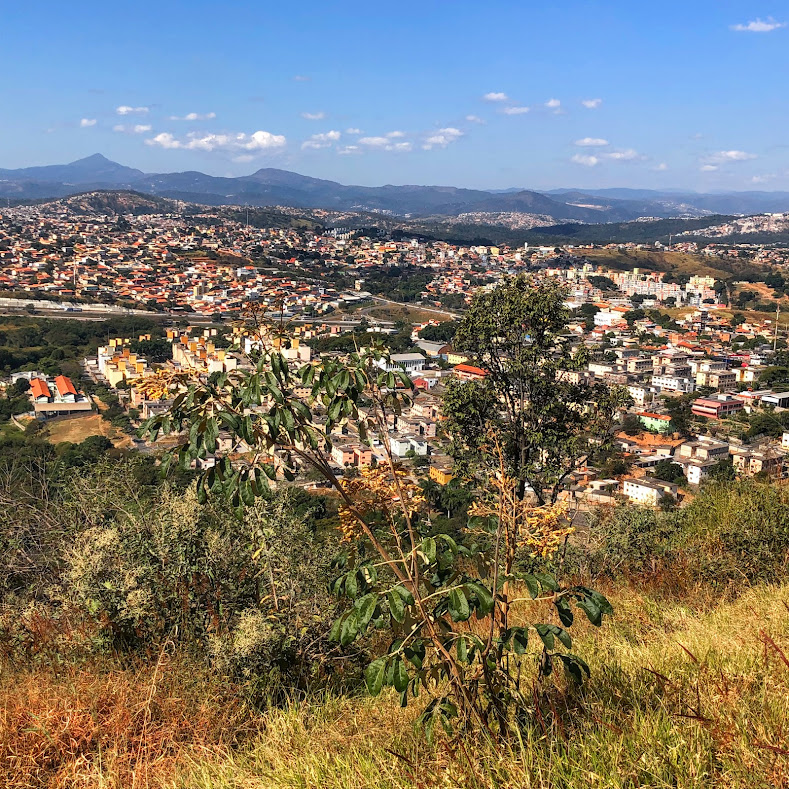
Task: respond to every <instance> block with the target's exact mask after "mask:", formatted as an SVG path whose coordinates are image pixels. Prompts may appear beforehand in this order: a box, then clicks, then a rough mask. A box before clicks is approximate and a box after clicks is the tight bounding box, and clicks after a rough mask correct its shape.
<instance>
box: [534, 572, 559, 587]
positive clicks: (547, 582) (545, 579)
mask: <svg viewBox="0 0 789 789" xmlns="http://www.w3.org/2000/svg"><path fill="white" fill-rule="evenodd" d="M534 577H535V578H536V579H537V580H538V581H539V582H540V583H541V584H542V587H543V589H548V590H549V591H551V592H558V591H559V584H557V583H556V579H555V578H554V577H553V576H552V575H551V574H550V573H535V574H534Z"/></svg>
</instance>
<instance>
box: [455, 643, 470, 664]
mask: <svg viewBox="0 0 789 789" xmlns="http://www.w3.org/2000/svg"><path fill="white" fill-rule="evenodd" d="M457 653H458V660H459V661H460V662H461V663H468V644H467V643H466V639H465V638H464V637H463V636H458V640H457Z"/></svg>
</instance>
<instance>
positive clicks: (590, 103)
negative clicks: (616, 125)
mask: <svg viewBox="0 0 789 789" xmlns="http://www.w3.org/2000/svg"><path fill="white" fill-rule="evenodd" d="M602 103H603V100H602V99H584V100H583V101H582V102H581V104H583V105H584V107H586V109H587V110H596V109H597V108H598V107H599V106H600V105H601V104H602Z"/></svg>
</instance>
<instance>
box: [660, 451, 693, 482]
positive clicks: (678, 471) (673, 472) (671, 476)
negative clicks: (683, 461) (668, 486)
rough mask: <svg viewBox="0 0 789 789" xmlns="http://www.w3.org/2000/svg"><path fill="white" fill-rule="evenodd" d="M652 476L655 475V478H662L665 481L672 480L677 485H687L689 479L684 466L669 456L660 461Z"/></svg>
mask: <svg viewBox="0 0 789 789" xmlns="http://www.w3.org/2000/svg"><path fill="white" fill-rule="evenodd" d="M652 476H653V477H655V479H661V480H663V481H664V482H672V483H673V484H675V485H685V484H687V481H688V480H687V478H686V477H685V472H684V470H683V469H682V466H680V465H679V463H674V461H672V460H670V459H669V458H666V459H665V460H661V461H659V462H658V464H657V465H656V466H655V468H654V471H653V472H652Z"/></svg>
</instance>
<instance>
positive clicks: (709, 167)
mask: <svg viewBox="0 0 789 789" xmlns="http://www.w3.org/2000/svg"><path fill="white" fill-rule="evenodd" d="M699 169H700V170H701V172H703V173H714V172H715V170H717V169H718V167H717V165H715V164H705V165H702V166H701V167H700V168H699Z"/></svg>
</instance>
